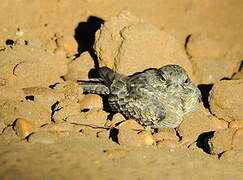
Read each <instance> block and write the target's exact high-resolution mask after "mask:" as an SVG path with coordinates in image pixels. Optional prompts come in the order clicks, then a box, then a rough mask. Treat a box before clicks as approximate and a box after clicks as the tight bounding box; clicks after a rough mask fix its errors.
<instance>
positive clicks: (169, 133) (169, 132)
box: [153, 128, 179, 142]
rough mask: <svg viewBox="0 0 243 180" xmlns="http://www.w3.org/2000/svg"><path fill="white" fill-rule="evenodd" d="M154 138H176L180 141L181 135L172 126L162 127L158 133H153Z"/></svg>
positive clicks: (159, 139) (158, 139) (157, 139)
mask: <svg viewBox="0 0 243 180" xmlns="http://www.w3.org/2000/svg"><path fill="white" fill-rule="evenodd" d="M153 138H154V140H155V141H156V142H157V141H161V140H175V141H179V137H178V136H177V135H176V131H175V129H171V128H160V129H159V132H158V133H155V134H153Z"/></svg>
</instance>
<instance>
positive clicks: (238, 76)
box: [231, 70, 243, 80]
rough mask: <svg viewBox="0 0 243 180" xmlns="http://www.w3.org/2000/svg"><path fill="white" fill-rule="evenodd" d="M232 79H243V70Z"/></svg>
mask: <svg viewBox="0 0 243 180" xmlns="http://www.w3.org/2000/svg"><path fill="white" fill-rule="evenodd" d="M231 79H233V80H239V79H243V70H242V71H239V72H237V73H235V74H233V76H232V78H231Z"/></svg>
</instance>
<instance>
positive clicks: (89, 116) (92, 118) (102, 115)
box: [84, 108, 107, 127]
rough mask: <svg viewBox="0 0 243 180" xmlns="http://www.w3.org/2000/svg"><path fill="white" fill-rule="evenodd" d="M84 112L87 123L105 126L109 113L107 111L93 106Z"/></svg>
mask: <svg viewBox="0 0 243 180" xmlns="http://www.w3.org/2000/svg"><path fill="white" fill-rule="evenodd" d="M84 114H85V119H86V120H85V122H84V123H85V124H91V125H96V126H102V127H103V126H104V124H105V122H106V119H107V113H106V112H105V111H102V110H101V109H96V108H93V109H91V110H90V111H88V112H87V113H84Z"/></svg>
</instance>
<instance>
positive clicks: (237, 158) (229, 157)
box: [220, 150, 243, 162]
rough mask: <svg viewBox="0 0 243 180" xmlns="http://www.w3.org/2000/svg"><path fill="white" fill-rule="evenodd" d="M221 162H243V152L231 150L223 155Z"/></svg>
mask: <svg viewBox="0 0 243 180" xmlns="http://www.w3.org/2000/svg"><path fill="white" fill-rule="evenodd" d="M220 160H224V161H230V162H243V151H239V150H229V151H226V152H224V153H223V154H222V156H221V157H220Z"/></svg>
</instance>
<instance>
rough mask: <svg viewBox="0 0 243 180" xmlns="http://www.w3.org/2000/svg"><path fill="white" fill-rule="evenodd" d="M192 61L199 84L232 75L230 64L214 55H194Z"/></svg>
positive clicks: (210, 82) (209, 82) (213, 81)
mask: <svg viewBox="0 0 243 180" xmlns="http://www.w3.org/2000/svg"><path fill="white" fill-rule="evenodd" d="M191 62H192V64H193V68H194V72H195V73H194V76H195V78H196V81H197V83H198V84H213V83H215V82H217V81H219V80H220V79H222V78H226V77H228V78H229V77H231V74H232V72H231V69H230V66H229V65H227V64H225V63H223V62H221V61H220V59H216V58H213V57H193V58H191Z"/></svg>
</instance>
